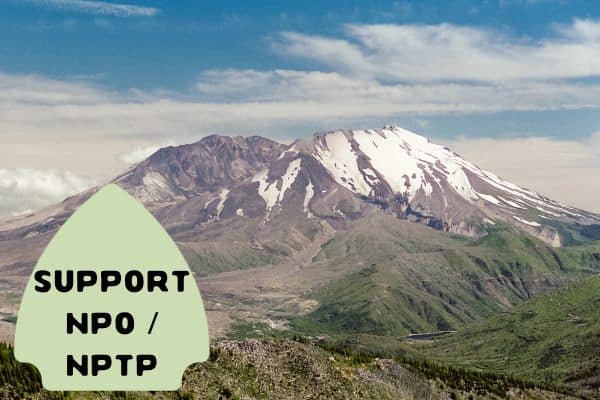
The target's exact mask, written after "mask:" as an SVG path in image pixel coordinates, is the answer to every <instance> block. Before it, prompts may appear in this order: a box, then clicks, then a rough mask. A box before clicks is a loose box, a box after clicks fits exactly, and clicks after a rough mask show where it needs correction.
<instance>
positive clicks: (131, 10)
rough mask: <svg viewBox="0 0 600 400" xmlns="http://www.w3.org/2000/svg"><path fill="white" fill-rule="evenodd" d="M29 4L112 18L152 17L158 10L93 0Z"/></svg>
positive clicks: (46, 0) (33, 0) (45, 0)
mask: <svg viewBox="0 0 600 400" xmlns="http://www.w3.org/2000/svg"><path fill="white" fill-rule="evenodd" d="M27 1H29V2H30V3H34V4H37V5H41V6H44V7H51V8H56V9H60V10H70V11H77V12H82V13H86V14H93V15H106V16H114V17H152V16H155V15H156V14H158V12H159V10H158V9H157V8H154V7H141V6H136V5H132V4H120V3H109V2H106V1H93V0H27Z"/></svg>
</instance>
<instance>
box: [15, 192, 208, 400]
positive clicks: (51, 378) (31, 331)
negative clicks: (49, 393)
mask: <svg viewBox="0 0 600 400" xmlns="http://www.w3.org/2000/svg"><path fill="white" fill-rule="evenodd" d="M66 270H72V271H73V276H74V277H78V276H80V275H81V273H82V271H83V272H84V274H86V276H87V277H86V278H85V279H84V280H90V279H92V278H90V277H89V275H90V274H96V275H97V283H95V284H94V285H91V284H90V283H89V282H88V284H87V285H86V286H84V287H82V291H81V292H79V291H78V290H77V279H76V278H74V285H73V288H71V290H69V291H65V292H60V291H58V286H57V285H56V282H55V277H56V275H57V271H63V275H62V282H67V278H66V276H67V275H66V272H64V271H66ZM107 270H111V271H112V273H111V274H112V277H111V278H112V279H116V278H114V275H115V274H116V273H118V274H119V275H120V276H121V282H120V283H119V284H118V285H116V286H110V287H109V286H107V287H105V291H102V287H101V284H100V283H101V282H102V281H103V280H102V279H101V278H102V277H103V276H102V272H103V271H107ZM132 270H136V271H138V272H137V273H130V275H127V273H128V272H130V271H132ZM46 271H48V272H49V273H50V274H52V275H51V276H50V277H48V276H47V275H45V276H44V280H45V281H46V283H49V284H51V286H52V287H51V289H50V290H49V291H46V292H41V291H39V290H38V289H39V288H41V287H42V286H43V285H42V284H41V283H40V281H38V280H36V279H35V277H36V273H39V274H42V273H44V274H45V273H46ZM153 271H163V272H162V273H161V272H159V274H162V275H167V276H168V280H167V281H166V285H167V286H166V289H167V291H165V290H163V289H164V288H161V287H160V285H159V286H157V285H154V286H153V290H152V291H151V292H150V291H149V290H148V289H149V288H148V282H149V279H148V274H152V273H153ZM177 271H178V272H177ZM185 271H187V273H189V274H188V275H187V276H185V277H184V278H182V279H181V281H182V285H183V288H182V290H181V291H178V290H177V289H178V287H177V283H178V281H177V280H176V276H175V275H174V274H173V272H176V273H177V274H180V275H183V274H185ZM105 273H106V272H105ZM155 274H156V273H155ZM134 275H135V276H134ZM140 276H142V277H143V285H144V286H143V289H142V290H140V291H136V292H133V291H131V288H134V289H136V288H137V286H136V287H133V286H130V287H128V286H127V285H126V281H127V279H126V278H127V277H129V278H131V279H130V280H129V283H130V284H131V285H134V284H135V285H139V282H140V280H139V279H136V280H134V279H133V278H136V277H137V278H139V277H140ZM107 277H108V275H107ZM154 279H158V278H156V275H155V277H154ZM158 280H160V279H158ZM107 281H108V278H107ZM134 281H135V282H134ZM155 282H156V281H155ZM88 285H89V286H88ZM112 285H114V281H113V282H112ZM36 288H37V289H36ZM136 290H137V289H136ZM100 312H104V313H109V314H110V315H111V317H112V324H111V325H110V326H109V327H106V328H103V329H100V328H99V329H98V331H97V333H95V334H93V333H92V332H91V329H92V327H93V324H90V321H91V313H100ZM122 312H128V313H130V314H131V315H132V316H133V317H134V329H133V331H131V332H130V333H128V334H123V333H120V332H119V331H117V329H116V325H117V324H116V323H115V322H116V321H115V318H114V317H116V316H117V315H118V314H119V313H122ZM67 313H72V315H74V316H76V317H77V318H78V321H79V322H81V319H82V318H83V317H82V315H83V314H84V313H89V314H88V317H89V318H90V319H89V320H88V324H89V325H88V326H87V328H88V329H89V330H88V331H87V333H82V331H81V329H78V328H77V327H76V328H74V331H73V332H72V333H71V334H69V333H67V332H68V331H67V325H68V323H67ZM155 316H156V318H155ZM153 319H155V320H154V324H153V328H152V331H151V333H149V331H150V326H151V324H152V321H153ZM102 321H104V322H105V320H102ZM125 325H126V324H122V325H121V326H125ZM15 355H16V357H17V359H18V360H19V361H21V362H28V363H32V364H34V365H35V366H36V367H37V368H38V369H39V371H40V373H41V375H42V382H43V384H44V387H45V388H46V389H49V390H176V389H178V388H179V387H180V386H181V381H182V376H183V372H184V371H185V369H186V367H188V366H189V365H190V364H192V363H194V362H201V361H205V360H206V359H207V358H208V355H209V335H208V326H207V322H206V315H205V312H204V307H203V305H202V299H201V297H200V292H199V291H198V287H197V285H196V282H195V280H194V278H193V275H192V274H191V273H190V270H189V267H188V265H187V263H186V261H185V259H184V258H183V256H182V255H181V252H180V251H179V249H178V248H177V246H176V244H175V243H174V242H173V240H172V239H171V238H170V237H169V235H168V234H167V232H165V230H164V229H163V228H162V226H161V225H160V224H159V223H158V221H156V219H154V217H153V216H152V215H151V214H150V213H149V212H148V211H147V210H146V209H145V208H144V207H143V206H142V205H141V204H140V203H138V202H137V201H136V200H135V199H134V198H133V197H131V196H130V195H129V194H128V193H127V192H125V191H124V190H123V189H121V188H119V187H118V186H116V185H112V184H111V185H108V186H106V187H104V188H103V189H101V190H100V191H98V192H97V193H96V194H95V195H93V196H92V197H91V198H90V199H89V200H88V201H87V202H85V203H84V204H83V205H82V206H81V207H80V208H79V209H78V210H77V211H76V212H75V213H74V214H73V215H72V216H71V217H70V218H69V219H68V220H67V222H66V223H65V224H64V225H63V227H62V228H61V229H60V230H59V231H58V232H57V233H56V235H55V236H54V238H53V239H52V241H51V242H50V244H49V245H48V247H47V248H46V249H45V251H44V253H43V254H42V256H41V257H40V259H39V261H38V263H37V265H36V267H35V269H34V271H33V275H32V277H31V278H30V281H29V283H28V285H27V288H26V290H25V293H24V296H23V300H22V303H21V307H20V312H19V318H18V322H17V327H16V333H15ZM69 355H70V356H72V357H73V359H74V360H77V362H78V365H79V366H80V367H81V368H83V367H82V365H83V361H82V360H83V356H84V355H87V356H88V363H89V364H88V366H87V368H88V369H87V372H86V370H85V369H84V372H86V373H81V369H72V370H71V371H72V372H71V376H69V375H68V373H67V370H68V367H67V364H68V363H67V357H68V356H69ZM92 355H102V356H103V357H110V359H111V366H110V368H108V369H102V370H99V371H97V374H96V376H93V375H92V372H91V371H92V370H93V368H92V367H91V366H92V365H94V362H93V360H92ZM119 355H121V356H123V355H125V356H127V355H131V356H132V359H130V360H129V361H128V363H127V366H128V370H127V374H125V375H123V371H122V365H123V363H122V360H123V359H124V358H117V357H116V356H119ZM139 355H154V356H155V360H156V363H155V364H156V365H155V366H154V368H152V369H150V366H151V364H152V362H151V361H148V359H146V360H145V361H143V360H142V358H143V357H141V358H140V357H138V356H139ZM125 358H126V357H125ZM140 360H142V361H140ZM101 361H102V360H101ZM101 361H97V360H96V361H95V362H96V364H98V365H100V364H102V365H103V367H102V368H105V367H106V363H105V361H106V360H105V359H104V360H103V361H102V362H101ZM137 362H141V363H142V364H141V365H145V366H146V367H147V368H148V369H146V370H144V368H142V372H143V373H142V374H141V375H139V374H138V372H139V371H138V370H137V366H138V364H137ZM144 362H146V364H144Z"/></svg>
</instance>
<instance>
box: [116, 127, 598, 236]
mask: <svg viewBox="0 0 600 400" xmlns="http://www.w3.org/2000/svg"><path fill="white" fill-rule="evenodd" d="M115 182H117V183H119V184H120V185H122V186H123V187H124V188H125V189H127V190H128V191H129V192H130V193H132V194H133V195H134V196H136V197H137V198H138V199H140V200H141V201H142V202H144V203H145V204H147V205H151V206H154V207H157V208H160V210H161V212H160V213H159V216H160V217H162V221H165V222H166V223H167V225H168V226H172V225H174V226H176V229H177V230H178V231H181V230H184V229H189V230H193V229H194V226H196V225H198V224H201V223H206V222H209V221H216V220H227V219H231V218H238V217H246V218H263V219H264V222H265V225H267V224H268V223H269V222H270V221H271V220H273V219H277V218H278V217H282V218H288V217H290V216H293V217H305V218H312V217H314V218H317V219H319V220H325V221H327V222H329V223H331V224H332V225H333V226H335V227H339V226H342V225H343V224H344V223H345V222H347V221H348V220H354V219H357V218H359V217H360V216H363V215H365V214H366V213H368V212H369V211H370V209H371V208H372V206H375V207H377V208H379V209H380V210H382V211H385V212H388V213H391V214H394V215H396V216H397V217H399V218H404V219H409V220H412V221H416V222H421V223H424V224H426V225H428V226H430V227H433V228H435V229H439V230H443V231H449V232H455V233H461V234H466V235H469V236H473V237H481V236H483V235H485V234H486V232H487V231H488V229H489V227H490V226H493V224H494V223H495V222H494V221H495V220H497V219H500V220H502V221H505V222H507V223H509V224H510V225H513V226H515V227H517V228H518V229H520V230H523V231H525V232H528V233H529V234H531V235H533V236H536V237H538V238H540V239H541V240H543V241H545V242H546V243H549V244H551V245H553V246H560V245H562V244H565V243H566V242H571V241H576V240H582V239H585V238H586V236H587V238H588V239H590V238H596V237H599V235H600V232H598V226H600V225H599V224H600V217H598V216H597V215H594V214H592V213H588V212H585V211H583V210H578V209H574V208H572V207H568V206H566V205H563V204H560V203H558V202H555V201H552V200H550V199H548V198H546V197H544V196H542V195H540V194H538V193H536V192H534V191H532V190H528V189H523V188H520V187H518V186H516V185H514V184H511V183H509V182H507V181H505V180H503V179H501V178H499V177H498V176H496V175H494V174H492V173H490V172H487V171H484V170H482V169H480V168H478V167H477V166H475V165H473V164H472V163H470V162H468V161H466V160H464V159H463V158H461V157H460V156H459V155H457V154H456V153H454V152H452V151H451V150H450V149H448V148H446V147H443V146H439V145H436V144H433V143H431V142H430V141H429V140H427V139H426V138H425V137H422V136H419V135H416V134H414V133H411V132H409V131H406V130H404V129H401V128H399V127H395V126H388V127H385V128H383V129H375V130H349V131H331V132H326V133H318V134H315V135H313V136H312V137H311V138H309V139H303V140H297V141H295V142H294V143H292V144H291V145H289V146H283V145H280V144H277V143H275V142H272V141H270V140H268V139H264V138H260V137H250V138H245V139H244V138H240V137H236V138H229V137H219V136H209V137H207V138H205V139H203V140H201V141H200V142H198V143H195V144H191V145H185V146H179V147H169V148H165V149H161V150H159V151H158V152H156V153H155V154H153V155H152V156H151V157H150V158H149V159H147V160H145V161H143V162H141V163H140V164H138V165H137V166H136V167H135V168H133V169H132V170H131V171H129V172H127V173H125V174H124V175H122V176H120V177H118V178H117V179H116V180H115ZM273 223H274V222H271V224H273Z"/></svg>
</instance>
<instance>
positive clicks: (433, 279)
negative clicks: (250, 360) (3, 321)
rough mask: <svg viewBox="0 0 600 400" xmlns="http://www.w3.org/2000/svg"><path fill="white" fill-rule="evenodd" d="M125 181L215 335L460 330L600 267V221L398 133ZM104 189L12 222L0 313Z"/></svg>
mask: <svg viewBox="0 0 600 400" xmlns="http://www.w3.org/2000/svg"><path fill="white" fill-rule="evenodd" d="M113 181H114V182H115V183H117V184H119V185H120V186H122V187H123V188H125V189H126V190H127V191H128V192H129V193H131V194H132V195H133V196H135V197H136V198H138V199H139V200H140V201H142V202H143V203H144V204H145V205H146V207H147V208H148V209H149V210H150V211H151V212H152V213H153V214H154V215H155V216H156V217H157V218H158V220H159V221H160V222H161V224H162V225H163V226H164V227H165V228H166V229H167V230H168V231H169V233H170V234H171V235H172V237H173V238H174V239H175V240H176V241H177V243H178V244H179V246H180V248H181V250H182V252H183V253H184V255H185V257H186V258H187V260H188V262H189V263H190V266H191V267H192V269H193V270H194V272H195V273H196V275H197V276H198V277H199V278H200V286H201V290H202V293H203V296H204V297H205V300H206V301H207V304H208V311H209V319H210V321H209V322H210V323H211V332H212V334H213V336H220V335H221V334H222V333H223V332H225V331H227V330H228V329H230V328H231V327H232V326H234V325H235V324H237V323H239V322H240V320H241V321H244V320H246V319H248V318H250V319H253V320H256V319H257V318H259V319H260V318H261V316H262V318H263V320H267V319H268V320H269V321H270V322H268V323H270V324H271V323H272V324H276V325H277V324H283V325H285V324H286V323H285V321H287V320H288V319H289V317H290V316H294V315H301V314H306V313H310V312H313V311H314V312H315V313H316V314H312V317H314V318H312V317H311V319H310V320H309V321H304V323H310V324H314V323H317V326H318V327H319V326H320V328H319V329H325V328H327V330H332V329H333V328H334V326H333V325H335V324H333V325H332V324H331V319H332V318H334V317H335V316H336V315H341V316H342V317H343V315H344V313H345V312H346V311H348V310H353V311H352V312H348V313H346V314H348V315H352V316H353V317H359V316H362V317H361V318H363V321H364V322H365V323H367V325H368V326H371V325H370V322H369V321H371V320H372V319H373V318H375V320H377V321H375V322H376V324H375V325H376V326H379V327H380V328H381V326H380V323H382V321H381V320H380V318H379V317H377V315H392V316H394V318H393V320H392V321H387V322H385V321H383V325H384V326H383V328H381V331H382V332H388V333H398V334H401V333H410V332H413V331H415V330H421V329H436V328H439V327H451V328H455V327H459V326H462V325H463V324H465V323H467V322H469V321H471V320H475V319H479V318H481V317H483V316H486V315H489V314H490V313H491V312H493V311H496V310H499V309H505V308H508V307H511V306H512V305H513V304H516V303H519V302H521V301H524V300H527V299H529V298H531V297H534V296H536V295H537V294H539V293H543V292H544V291H545V290H548V289H551V288H555V287H559V286H562V285H565V284H567V283H569V282H572V281H573V280H574V279H578V278H580V277H582V276H586V275H589V274H592V273H594V272H595V271H597V269H598V266H599V262H598V260H596V259H595V258H594V255H595V254H598V253H599V250H598V248H597V246H596V245H595V243H594V242H593V239H595V238H597V237H598V235H599V232H600V229H599V227H600V217H599V216H597V215H594V214H592V213H588V212H585V211H582V210H578V209H574V208H571V207H568V206H565V205H562V204H560V203H558V202H554V201H552V200H550V199H548V198H546V197H544V196H542V195H540V194H537V193H535V192H533V191H531V190H528V189H523V188H520V187H518V186H516V185H513V184H511V183H508V182H506V181H504V180H502V179H501V178H499V177H497V176H496V175H494V174H492V173H490V172H487V171H484V170H481V169H480V168H478V167H476V166H474V165H473V164H471V163H469V162H468V161H466V160H464V159H462V158H461V157H460V156H458V155H457V154H455V153H453V152H452V151H451V150H449V149H447V148H445V147H443V146H439V145H435V144H433V143H431V142H429V141H428V140H427V139H426V138H424V137H422V136H419V135H416V134H413V133H411V132H408V131H406V130H403V129H401V128H398V127H395V126H388V127H384V128H383V129H375V130H349V131H331V132H324V133H317V134H315V135H313V136H312V137H309V138H306V139H301V140H297V141H295V142H293V143H291V144H290V145H283V144H279V143H276V142H274V141H272V140H269V139H265V138H261V137H247V138H243V137H225V136H217V135H213V136H208V137H206V138H204V139H202V140H200V141H199V142H197V143H193V144H189V145H183V146H177V147H167V148H163V149H161V150H159V151H157V152H156V153H155V154H153V155H152V156H150V157H149V158H148V159H146V160H144V161H142V162H140V163H138V164H136V165H135V166H133V167H132V168H130V169H129V170H128V171H126V172H124V173H123V174H121V175H120V176H118V177H116V178H115V179H114V180H113ZM95 190H96V189H94V188H92V189H90V190H89V191H87V192H84V193H81V194H79V195H76V196H73V197H70V198H68V199H66V200H64V201H63V202H62V203H60V204H57V205H55V206H53V207H50V208H48V209H45V210H42V211H39V212H36V213H32V214H29V215H25V216H21V217H18V218H14V219H10V220H6V221H2V222H0V268H1V270H2V278H1V279H0V313H2V312H3V313H5V314H7V315H9V316H10V315H13V314H14V313H15V312H16V308H17V306H18V299H19V295H20V293H21V291H22V290H23V287H24V285H25V282H26V278H27V277H28V276H29V273H30V271H31V268H32V266H33V265H34V263H35V261H36V260H37V258H38V256H39V255H40V253H41V251H42V249H43V248H44V246H45V245H46V244H47V243H48V241H49V240H50V238H51V237H52V235H53V234H54V233H55V232H56V230H57V229H58V228H59V227H60V226H61V225H62V223H63V222H64V221H65V220H66V219H67V218H68V217H69V215H71V213H72V212H73V211H74V210H75V209H76V208H77V207H78V206H79V205H80V204H82V203H83V202H84V201H85V200H86V199H87V198H88V197H89V196H90V195H91V194H93V193H94V192H95ZM558 245H562V246H567V247H564V250H561V249H554V248H555V247H557V246H558ZM249 268H252V270H251V271H248V272H246V271H244V270H246V269H249ZM369 271H371V272H369ZM353 274H354V275H353ZM348 280H350V281H351V282H350V281H348ZM357 281H362V282H363V283H364V284H365V285H367V286H368V287H370V288H371V289H370V290H367V291H365V290H363V289H364V287H360V285H359V286H357V285H356V284H355V283H356V282H357ZM383 281H387V283H386V284H385V285H382V282H383ZM336 282H337V283H336ZM386 285H387V286H386ZM327 291H329V292H331V293H338V294H339V295H342V293H343V294H344V297H345V298H349V299H350V300H351V303H352V304H353V305H351V306H349V308H348V304H345V305H344V304H339V303H337V302H336V301H335V298H334V297H332V296H331V295H325V294H324V293H326V292H327ZM354 300H358V302H355V301H354ZM342 306H343V307H342ZM328 307H329V308H328ZM389 307H392V309H396V308H397V310H396V311H395V312H393V313H391V314H390V313H389V312H388V311H386V310H387V309H388V308H389ZM340 313H341V314H340ZM386 313H387V314H386ZM257 316H258V317H257ZM374 316H375V317H374ZM346 317H347V316H346ZM409 317H410V318H409ZM341 320H343V318H340V321H341ZM300 322H302V321H300ZM338 322H339V321H338ZM377 329H379V328H377ZM333 330H335V329H333Z"/></svg>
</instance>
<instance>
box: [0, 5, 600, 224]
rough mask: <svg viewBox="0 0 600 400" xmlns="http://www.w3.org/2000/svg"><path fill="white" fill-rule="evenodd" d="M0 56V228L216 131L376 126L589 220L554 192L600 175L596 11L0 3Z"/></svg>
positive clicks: (276, 133) (285, 135) (599, 10)
mask: <svg viewBox="0 0 600 400" xmlns="http://www.w3.org/2000/svg"><path fill="white" fill-rule="evenodd" d="M0 54H1V56H0V88H2V90H0V160H2V161H0V216H1V215H3V214H4V215H6V214H11V213H17V212H20V211H23V210H25V209H30V208H32V209H35V208H39V207H40V206H43V205H46V204H49V203H50V202H52V201H56V200H58V199H59V198H60V197H61V196H64V195H65V194H68V193H72V192H74V191H77V190H80V189H81V188H83V187H86V186H89V185H90V184H92V183H98V182H101V181H102V180H104V179H108V178H109V177H110V176H112V175H113V174H115V173H117V172H118V171H120V170H122V169H123V168H126V167H127V164H128V163H131V162H133V161H135V160H137V159H139V158H140V157H143V156H144V155H147V154H148V153H149V152H151V151H152V150H153V149H156V148H157V147H159V146H162V145H166V144H178V143H184V142H190V141H195V140H198V139H199V138H201V137H202V136H204V135H206V134H210V133H215V132H217V133H223V134H240V135H249V134H262V135H265V136H269V137H272V138H276V139H279V140H283V141H286V140H290V139H292V138H295V137H299V136H307V135H310V134H311V133H312V132H314V131H317V130H322V129H331V128H337V127H379V126H382V125H383V124H387V123H397V124H400V125H402V126H403V127H406V128H408V129H411V130H414V131H417V132H419V133H422V134H425V135H427V136H429V137H431V138H432V139H433V140H437V141H441V142H443V143H446V144H449V145H452V146H453V147H454V148H455V149H456V150H457V151H459V152H461V153H465V155H467V156H468V157H470V158H471V159H473V160H474V161H475V162H477V163H479V164H481V165H482V166H483V167H485V168H488V169H491V170H493V171H494V172H497V173H499V174H501V175H502V174H504V175H506V177H507V178H510V179H512V180H515V181H516V183H519V184H523V185H527V186H530V187H533V188H536V189H539V190H540V191H542V192H543V193H547V194H549V195H553V196H555V197H557V198H559V200H563V201H570V202H572V203H576V205H580V206H582V207H586V208H594V209H596V207H595V205H594V204H592V202H591V201H590V200H589V196H588V197H587V199H586V198H583V196H582V195H580V196H575V195H573V196H572V197H569V196H566V197H565V195H564V193H565V191H567V192H574V191H575V190H576V187H579V186H581V185H582V184H583V183H582V182H585V180H589V179H593V177H594V176H597V174H598V173H600V161H595V160H598V159H600V157H598V155H600V133H598V132H600V112H599V111H600V110H599V108H600V3H598V2H596V1H583V0H579V1H577V0H575V1H552V0H520V1H519V0H502V1H499V0H489V1H467V0H461V1H443V2H442V1H414V2H411V1H389V2H388V1H378V2H364V1H347V0H346V1H328V2H322V1H320V2H317V1H314V2H313V1H260V2H249V1H228V2H222V1H214V2H206V1H166V0H153V1H142V2H133V1H130V2H125V1H122V2H117V1H91V0H0ZM490 141H491V142H490ZM532 144H535V146H533V148H531V147H530V148H528V146H532ZM502 146H503V147H502ZM498 149H503V150H502V151H500V152H498V151H497V150H498ZM557 149H559V150H560V151H561V152H562V153H563V155H562V156H560V158H558V161H557V157H556V155H555V154H551V153H553V152H555V151H556V150H557ZM519 152H521V153H523V154H521V153H519ZM507 154H511V155H514V158H515V159H521V158H519V157H522V161H521V162H529V165H526V166H523V165H521V167H520V168H519V169H518V170H515V168H514V161H511V159H510V157H509V158H508V159H507V157H506V155H507ZM525 156H527V157H525ZM540 165H545V166H546V168H544V170H545V171H546V175H540V173H539V172H535V173H534V172H531V173H529V175H528V174H527V173H524V172H523V170H533V168H534V167H535V166H537V167H536V168H539V166H540ZM552 166H554V168H552ZM594 174H596V175H594ZM573 176H577V177H579V178H578V179H570V177H571V178H572V177H573ZM557 179H560V180H561V182H563V181H571V184H572V185H573V187H571V188H570V187H565V186H564V184H560V185H559V184H557V183H556V181H557ZM49 182H50V183H49ZM575 185H579V186H575ZM50 186H51V187H50ZM57 188H58V189H57ZM569 188H570V189H569ZM599 190H600V189H599ZM598 194H600V193H598ZM561 196H563V197H562V198H561ZM31 199H34V200H31ZM597 208H598V209H599V210H600V207H597Z"/></svg>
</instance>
